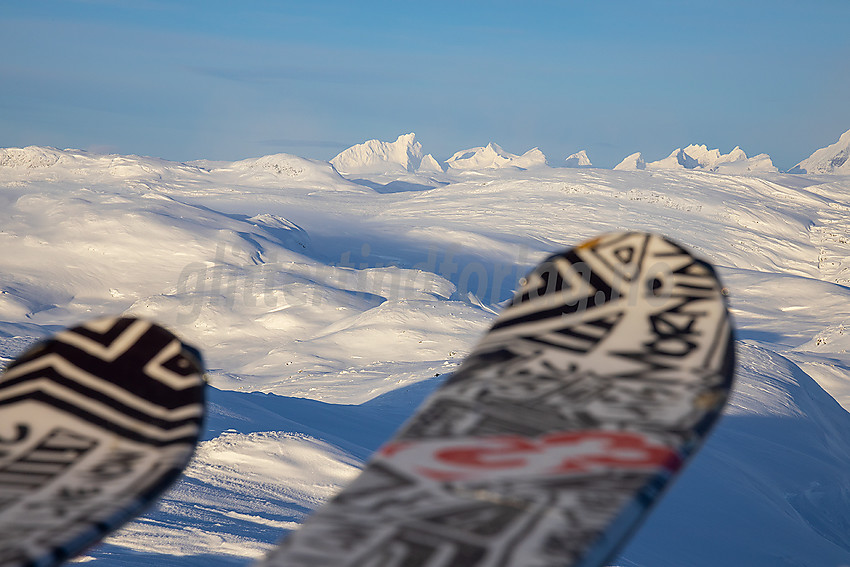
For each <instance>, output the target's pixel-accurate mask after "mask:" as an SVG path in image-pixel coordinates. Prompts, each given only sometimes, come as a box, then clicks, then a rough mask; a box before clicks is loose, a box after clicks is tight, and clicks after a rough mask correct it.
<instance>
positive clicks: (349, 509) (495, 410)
mask: <svg viewBox="0 0 850 567" xmlns="http://www.w3.org/2000/svg"><path fill="white" fill-rule="evenodd" d="M520 283H521V289H520V290H519V291H518V292H517V293H516V296H515V297H514V298H513V301H512V302H511V304H510V306H509V307H507V308H506V309H505V310H504V312H503V313H502V314H501V315H500V316H499V318H498V319H497V320H496V322H495V324H494V325H493V327H492V328H491V329H490V331H489V332H488V333H487V334H486V335H485V337H484V338H483V340H482V341H481V343H480V344H479V345H478V346H477V347H476V348H475V349H474V350H473V352H472V353H471V354H470V356H469V357H468V358H467V359H466V360H465V361H464V363H463V364H462V365H461V366H460V368H459V370H458V371H457V372H455V373H454V375H453V376H452V377H451V378H450V379H449V380H448V381H447V382H446V383H445V384H443V385H442V386H441V387H440V388H439V389H438V390H437V391H436V392H434V393H433V394H432V395H431V396H430V397H429V398H428V399H427V400H426V401H425V403H424V404H423V405H422V407H421V408H419V410H418V411H417V412H416V414H415V415H414V416H413V417H412V418H411V419H410V420H409V421H408V422H407V423H406V424H405V425H404V426H403V427H402V428H401V430H400V431H399V432H398V433H397V434H396V436H395V437H394V438H393V439H392V440H391V441H390V442H389V443H387V444H386V445H385V446H384V447H383V448H382V449H380V450H379V451H378V453H377V454H376V455H375V456H374V457H373V458H372V459H371V460H370V461H369V463H368V464H367V465H366V467H365V469H364V470H363V472H362V474H361V475H360V476H359V477H358V478H357V479H356V480H355V481H354V482H353V483H352V484H351V485H350V486H348V487H347V488H345V489H344V490H343V491H342V492H341V493H340V494H339V495H338V496H336V497H335V498H334V499H333V500H331V501H330V502H329V503H327V504H326V505H325V506H324V507H322V508H320V509H319V510H318V511H317V512H316V513H315V514H314V515H313V516H311V517H310V518H309V519H308V520H307V521H306V523H305V524H304V526H303V527H302V528H301V529H299V530H297V531H295V532H293V533H292V534H291V535H290V536H289V537H288V538H287V539H285V540H284V541H283V543H282V544H281V546H279V547H278V548H276V549H275V550H273V551H272V553H271V554H270V555H269V556H268V557H267V558H266V559H265V560H264V561H263V562H262V565H263V566H265V567H276V566H281V567H283V566H289V567H294V566H311V567H315V566H337V567H338V566H343V565H346V566H355V565H356V566H374V567H379V566H380V567H393V566H409V567H413V566H423V567H425V566H427V567H448V566H481V567H483V566H496V565H498V566H512V565H513V566H523V567H538V566H539V567H542V566H556V565H557V566H569V567H577V566H581V567H591V566H593V567H596V566H600V565H603V564H605V561H606V560H609V559H612V558H613V556H614V554H616V552H617V551H618V550H619V549H620V548H621V547H622V545H623V544H624V543H625V542H626V540H627V539H628V537H629V535H630V534H631V533H632V532H633V531H634V530H635V529H636V527H637V526H638V525H639V524H640V522H641V521H642V519H643V518H644V517H645V516H646V515H647V512H648V511H649V509H650V508H651V506H652V505H653V504H654V503H655V502H656V501H657V500H658V497H659V494H660V493H661V491H662V490H663V489H664V488H665V486H666V485H668V483H669V481H670V480H671V479H672V478H673V477H674V476H675V475H676V474H677V471H678V470H679V469H680V468H681V466H682V464H683V463H684V462H685V461H686V460H687V459H688V457H689V456H691V455H692V454H693V453H694V451H695V450H696V449H697V448H698V447H699V445H700V444H701V442H702V441H703V440H704V439H705V437H706V435H707V433H708V431H709V429H710V428H711V427H712V425H713V424H714V423H715V421H716V420H717V418H718V416H719V414H720V411H721V409H722V407H723V405H724V403H725V401H726V398H727V395H728V393H729V389H730V386H731V382H732V375H733V367H734V350H733V343H732V341H733V331H732V328H731V324H730V319H729V316H728V314H727V309H726V302H725V297H724V295H725V293H724V290H723V288H722V286H721V285H720V283H719V282H718V280H717V278H716V276H715V273H714V270H713V269H712V267H711V266H710V265H709V264H707V263H706V262H704V261H701V260H699V259H696V258H694V257H693V256H692V255H691V254H690V253H689V252H687V251H686V250H684V249H683V248H682V247H680V246H679V245H677V244H675V243H673V242H671V241H669V240H667V239H665V238H663V237H659V236H656V235H651V234H645V233H636V232H626V233H615V234H608V235H604V236H602V237H599V238H597V239H594V240H591V241H588V242H585V243H583V244H581V245H579V246H577V247H576V248H574V249H571V250H568V251H566V252H564V253H561V254H557V255H554V256H552V257H550V258H548V259H547V260H546V261H545V262H543V263H542V264H541V265H540V266H538V267H537V268H536V269H535V270H534V271H533V272H532V273H531V274H530V275H529V276H528V277H527V278H526V279H525V280H523V281H521V282H520ZM203 387H204V379H203V369H202V366H201V361H200V356H199V354H198V353H197V352H196V351H195V350H193V349H192V348H190V347H188V346H186V345H185V344H183V343H182V342H181V341H180V340H179V339H178V338H176V337H175V336H174V335H172V334H171V333H169V332H168V331H166V330H164V329H162V328H161V327H159V326H157V325H155V324H152V323H149V322H147V321H144V320H139V319H131V318H117V319H101V320H97V321H94V322H90V323H87V324H84V325H82V326H80V327H77V328H74V329H70V330H67V331H64V332H61V333H59V334H57V335H56V336H55V337H53V338H52V339H50V340H48V341H46V342H44V343H41V344H39V345H37V346H36V347H34V348H33V349H31V350H30V351H28V352H27V353H25V354H24V355H22V356H21V357H20V358H18V359H17V360H16V361H15V362H13V363H12V364H10V365H9V366H8V368H7V369H6V371H5V373H4V375H3V377H2V379H0V566H3V567H19V566H25V565H32V566H42V565H43V566H48V565H56V564H58V563H61V562H62V561H63V560H65V559H68V558H71V557H73V556H74V555H76V554H78V553H80V552H81V551H83V550H85V549H86V548H87V547H89V546H91V545H92V544H94V543H96V542H97V541H99V540H100V539H101V538H102V537H103V536H105V535H106V534H107V533H109V532H111V531H112V530H114V529H116V528H117V527H118V526H120V525H121V524H122V523H124V522H125V521H127V520H129V519H131V518H133V517H134V516H136V515H137V514H139V513H140V511H142V510H143V509H144V508H145V506H146V505H148V504H150V503H151V502H153V501H154V500H155V499H156V498H157V497H158V495H159V494H160V493H161V492H162V491H163V490H164V489H165V488H166V487H167V486H168V485H169V484H170V483H171V482H172V481H173V480H174V479H176V478H177V477H178V476H179V475H180V471H181V470H182V469H183V467H184V466H185V465H186V463H187V462H188V460H189V458H190V457H191V455H192V452H193V450H194V447H195V444H196V443H197V440H198V438H199V435H200V433H201V427H202V418H203V411H204V393H203Z"/></svg>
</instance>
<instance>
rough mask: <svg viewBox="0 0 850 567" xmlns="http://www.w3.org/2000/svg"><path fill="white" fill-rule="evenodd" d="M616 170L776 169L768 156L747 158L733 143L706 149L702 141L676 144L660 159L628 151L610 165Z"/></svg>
mask: <svg viewBox="0 0 850 567" xmlns="http://www.w3.org/2000/svg"><path fill="white" fill-rule="evenodd" d="M614 169H616V170H618V171H619V170H634V169H650V170H652V169H655V170H659V169H696V170H702V171H711V172H716V173H750V172H765V173H771V172H776V171H778V170H777V169H776V167H774V165H773V162H772V161H771V160H770V156H768V155H767V154H759V155H757V156H753V157H751V158H748V157H747V154H745V153H744V151H743V150H742V149H741V148H739V147H737V146H736V147H735V149H733V150H732V151H731V152H729V153H728V154H722V153H720V150H718V149H713V150H709V149H708V147H706V146H705V145H696V144H691V145H690V146H688V147H686V148H684V149H683V148H677V149H675V150H673V152H672V153H671V154H670V155H669V156H667V157H666V158H664V159H661V160H658V161H653V162H649V163H646V161H645V160H644V159H643V156H642V155H640V154H639V153H637V154H632V155H630V156H628V157H626V158H625V159H624V160H623V161H621V162H620V163H619V164H618V165H617V166H615V167H614Z"/></svg>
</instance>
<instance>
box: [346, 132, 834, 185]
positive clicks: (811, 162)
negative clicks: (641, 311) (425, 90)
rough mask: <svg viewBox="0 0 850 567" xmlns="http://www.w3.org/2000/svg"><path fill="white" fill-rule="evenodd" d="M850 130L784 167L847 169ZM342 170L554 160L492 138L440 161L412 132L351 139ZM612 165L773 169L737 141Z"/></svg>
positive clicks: (576, 161)
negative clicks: (724, 148)
mask: <svg viewBox="0 0 850 567" xmlns="http://www.w3.org/2000/svg"><path fill="white" fill-rule="evenodd" d="M848 156H850V130H848V131H847V132H845V133H844V134H843V135H842V136H841V138H840V139H839V140H838V142H836V143H835V144H832V145H830V146H827V147H825V148H822V149H819V150H817V151H816V152H815V153H813V154H812V155H811V156H810V157H809V158H807V159H805V160H803V161H801V162H799V163H798V164H797V165H796V166H794V168H792V169H791V170H790V171H789V173H816V174H832V173H836V174H843V173H850V160H848ZM330 161H331V163H332V164H333V166H334V167H335V168H336V169H337V171H339V172H340V173H342V174H343V175H347V174H354V173H368V174H391V173H399V172H407V173H419V174H426V173H440V172H447V171H450V170H455V171H464V170H480V169H496V168H503V167H515V168H519V169H530V168H534V167H543V166H553V165H555V164H553V163H552V162H550V161H549V160H548V159H547V157H546V156H545V155H544V154H543V152H542V151H540V149H539V148H532V149H530V150H528V151H527V152H525V153H523V154H519V155H518V154H513V153H510V152H508V151H506V150H505V149H503V148H502V147H501V146H499V145H498V144H495V143H493V142H491V143H489V144H487V145H486V146H480V147H475V148H470V149H467V150H461V151H458V152H455V153H454V154H453V155H452V157H450V158H449V159H448V160H446V161H445V162H440V161H438V160H437V159H436V158H434V156H433V155H431V154H424V153H423V151H422V144H420V143H419V142H418V141H417V140H416V134H414V133H409V134H403V135H401V136H399V137H398V138H397V139H396V140H395V141H394V142H382V141H379V140H369V141H366V142H363V143H362V144H356V145H354V146H352V147H350V148H348V149H346V150H344V151H343V152H341V153H340V154H339V155H337V156H336V157H335V158H333V159H332V160H330ZM591 166H592V163H591V160H590V158H589V157H588V155H587V152H586V151H585V150H580V151H578V152H576V153H574V154H572V155H570V156H568V157H567V158H566V159H565V160H564V162H562V167H591ZM614 169H615V170H643V169H649V170H653V169H693V170H701V171H711V172H716V173H748V172H766V173H770V172H778V171H779V170H778V169H777V168H776V166H775V165H773V162H772V160H771V159H770V156H769V155H767V154H758V155H756V156H753V157H748V156H747V154H746V153H745V152H744V150H742V149H741V148H740V147H737V146H736V147H735V148H734V149H733V150H732V151H731V152H729V153H727V154H724V153H721V152H720V150H718V149H709V148H708V147H707V146H705V145H699V144H691V145H689V146H687V147H685V148H676V149H675V150H673V151H672V152H671V153H670V155H669V156H667V157H666V158H664V159H661V160H657V161H650V162H647V161H646V159H645V158H644V156H643V154H642V153H640V152H636V153H634V154H631V155H629V156H628V157H626V158H624V159H623V160H622V161H621V162H620V163H619V164H618V165H616V166H615V167H614Z"/></svg>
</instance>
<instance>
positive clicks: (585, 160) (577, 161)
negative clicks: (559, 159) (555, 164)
mask: <svg viewBox="0 0 850 567" xmlns="http://www.w3.org/2000/svg"><path fill="white" fill-rule="evenodd" d="M565 165H566V166H567V167H591V166H592V165H593V164H592V163H590V158H589V157H587V152H586V151H584V150H581V151H578V152H576V153H574V154H570V155H569V156H567V159H566V160H565Z"/></svg>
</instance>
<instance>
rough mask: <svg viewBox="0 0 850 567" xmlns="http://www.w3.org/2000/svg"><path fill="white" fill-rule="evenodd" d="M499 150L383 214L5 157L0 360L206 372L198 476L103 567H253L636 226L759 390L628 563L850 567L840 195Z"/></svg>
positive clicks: (844, 203) (351, 204)
mask: <svg viewBox="0 0 850 567" xmlns="http://www.w3.org/2000/svg"><path fill="white" fill-rule="evenodd" d="M488 148H489V149H487V148H478V149H475V150H473V151H471V152H461V153H460V154H456V159H454V162H455V164H456V166H455V167H453V168H449V170H448V171H446V172H442V171H433V172H432V173H433V175H431V174H429V175H427V176H426V175H423V174H422V173H421V172H422V164H423V163H424V162H425V158H424V157H423V158H422V161H421V162H420V167H419V172H420V173H416V172H410V171H408V170H407V169H406V166H405V168H403V169H402V168H399V169H398V170H397V171H396V173H386V172H385V173H381V174H375V175H378V176H380V179H381V181H380V187H378V188H379V189H384V190H383V191H376V190H373V189H372V188H370V186H369V184H368V183H367V181H368V180H369V179H368V175H369V174H366V173H363V174H357V173H355V174H353V175H346V176H345V177H343V176H340V175H339V174H338V172H337V169H335V168H334V167H331V165H330V164H328V163H326V162H316V161H314V160H305V159H302V158H298V157H296V156H288V155H285V154H279V155H276V156H266V157H263V158H259V159H253V160H243V161H241V162H227V163H225V162H206V161H199V162H194V163H192V164H179V163H173V162H168V161H164V160H157V159H153V158H143V157H136V156H102V155H96V154H91V153H86V152H80V151H76V150H54V149H50V148H23V149H8V150H0V156H3V157H2V163H0V250H2V251H3V254H0V357H2V359H5V360H9V359H11V357H13V356H14V355H15V354H16V353H18V352H20V351H21V350H22V349H23V348H24V346H25V345H26V344H28V343H29V342H31V341H32V340H34V339H35V338H37V337H40V336H44V335H45V334H47V333H49V332H51V331H52V330H55V329H57V328H59V327H61V326H64V325H68V324H72V323H76V322H78V321H79V320H81V319H85V318H88V317H91V316H94V315H99V314H104V313H121V312H129V313H135V314H139V315H145V316H148V317H153V318H155V319H158V320H160V321H162V322H164V323H165V324H167V325H168V326H169V327H171V328H172V329H173V330H175V331H176V332H178V333H179V334H181V335H182V336H184V337H186V338H187V339H188V340H189V341H191V342H194V343H195V344H197V346H199V347H200V348H201V349H202V350H203V351H204V353H205V356H206V359H207V363H208V366H209V367H210V381H211V384H212V386H213V388H212V390H211V394H210V408H211V417H210V419H209V421H208V432H207V435H206V437H205V441H204V444H203V445H202V447H201V449H200V451H199V453H198V456H197V458H196V460H195V462H194V463H193V465H192V466H191V467H190V469H189V472H188V474H187V476H186V477H185V478H184V479H183V480H182V481H181V482H180V483H179V484H178V485H177V486H176V487H175V489H174V490H173V491H171V492H170V493H169V495H168V496H167V497H166V498H165V499H164V500H163V501H162V503H161V504H160V505H159V506H158V507H156V508H155V509H153V510H152V511H151V512H150V513H149V514H147V515H146V516H145V517H144V518H143V519H140V520H139V521H137V522H134V523H132V524H131V525H130V526H128V527H127V528H125V529H124V530H122V531H121V532H119V533H118V534H116V535H115V536H114V537H112V538H110V539H109V540H108V542H107V543H106V544H105V545H103V546H101V547H99V548H96V549H94V550H92V551H91V552H90V553H89V555H88V558H89V563H90V564H93V565H102V566H105V567H112V566H117V565H138V564H139V563H140V562H142V561H146V562H150V563H155V564H157V565H164V566H169V565H173V566H175V567H177V566H201V565H204V566H207V565H246V564H247V563H248V561H249V560H250V558H252V557H256V556H259V555H260V554H262V553H263V551H264V550H265V549H268V548H269V547H270V546H271V545H272V543H273V542H274V541H275V540H276V539H277V538H278V537H279V536H280V535H281V534H283V533H284V532H285V531H286V530H288V529H292V528H293V527H294V526H295V525H296V524H297V523H298V522H299V521H300V520H301V519H302V518H303V516H304V514H306V513H307V512H308V511H309V509H311V508H313V507H315V506H316V505H318V503H319V502H320V501H321V500H322V499H324V498H326V497H328V496H329V495H330V494H332V493H333V492H334V491H335V490H337V489H338V488H339V487H340V485H342V484H344V483H345V482H347V480H348V479H350V478H351V477H352V476H353V475H354V474H356V468H357V466H359V463H360V462H362V460H363V459H365V458H366V456H367V455H368V454H369V453H370V451H372V450H374V449H375V448H376V447H377V446H378V445H379V444H380V442H381V440H382V439H385V438H386V437H387V436H388V435H390V434H391V432H392V431H393V430H394V429H395V428H396V427H397V426H398V424H399V423H401V421H403V420H404V418H405V417H406V416H408V415H409V414H410V413H411V412H412V411H413V409H414V408H415V406H416V405H417V403H418V402H419V401H421V400H422V399H423V398H424V397H425V396H426V395H427V394H428V392H429V391H431V390H432V389H433V388H434V387H436V386H437V384H438V383H439V381H440V380H441V379H442V378H443V377H445V375H446V374H447V373H449V372H451V370H452V369H454V368H455V367H456V366H457V364H458V362H459V361H460V360H461V359H462V358H463V356H464V354H465V353H466V352H468V351H469V349H470V348H471V347H472V346H473V345H474V343H475V341H476V340H477V337H478V336H479V335H480V333H482V332H483V331H484V330H485V329H486V328H487V325H488V323H489V322H490V321H491V320H492V318H493V317H494V312H495V311H497V310H498V309H499V304H500V303H501V302H503V301H504V300H506V299H507V298H509V297H510V294H511V290H512V289H513V288H514V287H515V285H516V281H517V280H518V279H519V278H520V277H521V276H522V275H524V273H525V272H526V271H527V270H528V269H529V268H530V267H531V266H532V265H534V264H535V263H536V262H537V261H539V260H540V259H542V258H543V257H544V256H545V255H546V254H547V253H548V252H550V251H552V250H555V249H558V248H561V247H564V246H569V245H572V244H575V243H577V242H579V241H580V240H582V239H585V238H587V237H589V236H591V235H594V234H596V233H598V232H601V231H607V230H615V229H620V228H634V229H647V230H654V231H659V232H663V233H665V234H668V235H669V236H671V237H673V238H675V239H677V240H680V241H682V242H684V243H688V244H690V245H691V246H692V247H693V248H695V249H696V250H697V251H698V252H700V253H702V254H703V255H705V256H707V257H708V258H710V259H712V260H713V261H714V262H715V263H717V264H718V266H719V269H720V273H721V276H722V277H723V279H724V281H725V283H726V285H727V286H728V287H729V288H730V289H731V290H732V295H731V305H732V308H733V312H734V315H735V317H736V320H737V323H738V327H739V353H740V360H741V374H740V380H739V382H738V385H737V388H736V392H735V396H734V398H733V403H732V406H731V407H730V410H729V412H727V416H726V417H725V418H724V420H723V421H722V422H721V424H720V426H719V428H718V430H717V432H716V434H715V435H714V436H713V437H712V438H711V441H710V442H709V445H708V446H707V448H706V450H705V452H704V453H702V454H701V455H700V456H699V457H698V458H697V460H696V461H695V462H694V463H693V465H692V466H691V467H690V468H689V469H688V470H687V471H686V472H685V474H684V475H683V478H682V480H681V481H680V482H678V483H677V484H676V486H675V487H674V489H673V491H672V492H671V493H670V494H669V495H668V497H667V498H666V499H665V500H664V502H663V503H662V504H661V506H660V507H659V508H658V509H657V511H656V513H655V514H654V516H653V518H652V521H651V522H650V523H649V524H648V525H647V526H646V529H644V530H642V531H641V532H640V534H639V535H638V536H637V538H636V539H635V541H634V543H633V544H632V545H631V546H630V547H629V548H628V549H627V550H626V551H625V553H624V555H623V556H622V557H621V558H620V560H619V561H618V564H619V565H622V566H629V567H635V566H647V567H649V566H657V565H685V564H686V565H693V566H698V567H702V566H706V567H708V566H715V565H748V566H756V567H761V566H764V567H768V566H771V567H772V566H775V565H842V564H848V565H850V541H848V538H847V536H846V534H847V533H848V530H847V529H846V528H847V526H850V476H848V474H847V472H846V471H847V470H850V456H849V455H848V448H849V447H850V437H848V434H847V431H850V423H848V415H847V412H846V408H850V386H848V383H849V382H848V380H847V376H848V373H850V354H848V349H850V332H848V331H847V328H848V327H850V307H848V305H850V288H848V285H850V242H848V240H847V238H846V235H847V234H848V233H850V214H848V213H850V183H848V178H847V177H844V176H834V177H811V176H806V175H783V174H779V173H775V172H768V171H761V172H759V171H752V170H751V171H748V172H747V174H746V175H737V174H731V173H726V172H728V171H731V170H729V169H724V168H722V167H720V168H718V169H717V170H716V171H714V172H708V171H705V170H704V168H702V167H697V168H694V169H685V168H682V167H678V168H676V169H663V168H662V169H657V168H656V169H649V170H647V171H640V170H636V171H621V170H618V171H605V170H600V169H592V168H587V169H584V168H550V167H529V166H534V165H538V166H539V165H542V164H543V163H545V160H544V159H543V158H542V157H541V156H542V154H539V155H538V153H536V152H535V153H532V154H531V155H529V154H528V153H527V154H526V155H527V156H529V157H528V159H527V160H526V161H525V162H523V161H518V158H523V157H524V156H515V155H513V154H508V153H507V152H504V150H501V148H498V147H497V146H495V145H491V146H488ZM697 148H700V147H697ZM685 150H688V148H686V149H685ZM690 151H691V152H692V154H697V155H696V156H695V155H689V157H691V158H692V159H693V160H694V161H696V162H697V163H700V162H699V158H700V157H702V158H703V159H704V161H705V163H707V164H708V163H710V164H713V165H717V164H718V163H719V162H718V160H719V159H720V158H722V154H720V157H718V156H717V155H715V154H714V153H712V152H710V151H708V150H706V151H705V152H704V153H703V154H700V153H699V152H697V151H696V150H695V149H694V147H691V148H690ZM388 155H389V154H388ZM734 155H735V152H732V153H730V154H728V156H730V159H729V160H728V161H727V162H722V163H733V162H737V161H739V160H735V159H731V158H733V157H734ZM631 158H633V159H631V161H632V162H633V163H634V164H635V167H637V166H638V165H639V164H640V163H641V161H642V158H641V157H640V156H639V155H637V156H631ZM464 160H469V161H466V162H464ZM712 160H713V161H712ZM464 164H465V165H466V166H469V169H463V168H462V167H457V166H464ZM519 164H524V165H519ZM500 165H501V166H500ZM511 166H512V167H511ZM346 177H349V178H350V179H347V178H346ZM437 178H439V183H438V182H436V181H435V182H433V183H431V184H430V185H429V184H426V183H424V182H422V183H419V182H418V181H417V182H416V183H419V185H418V190H416V191H411V190H393V191H391V190H387V189H388V188H390V189H398V188H399V187H408V188H410V187H411V186H412V185H413V184H414V181H411V179H415V180H423V179H437ZM376 183H377V182H376ZM394 183H395V185H393V184H394ZM405 184H406V185H405ZM695 510H698V511H699V512H698V513H695V512H694V511H695ZM718 539H723V541H724V545H718V544H717V542H718Z"/></svg>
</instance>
